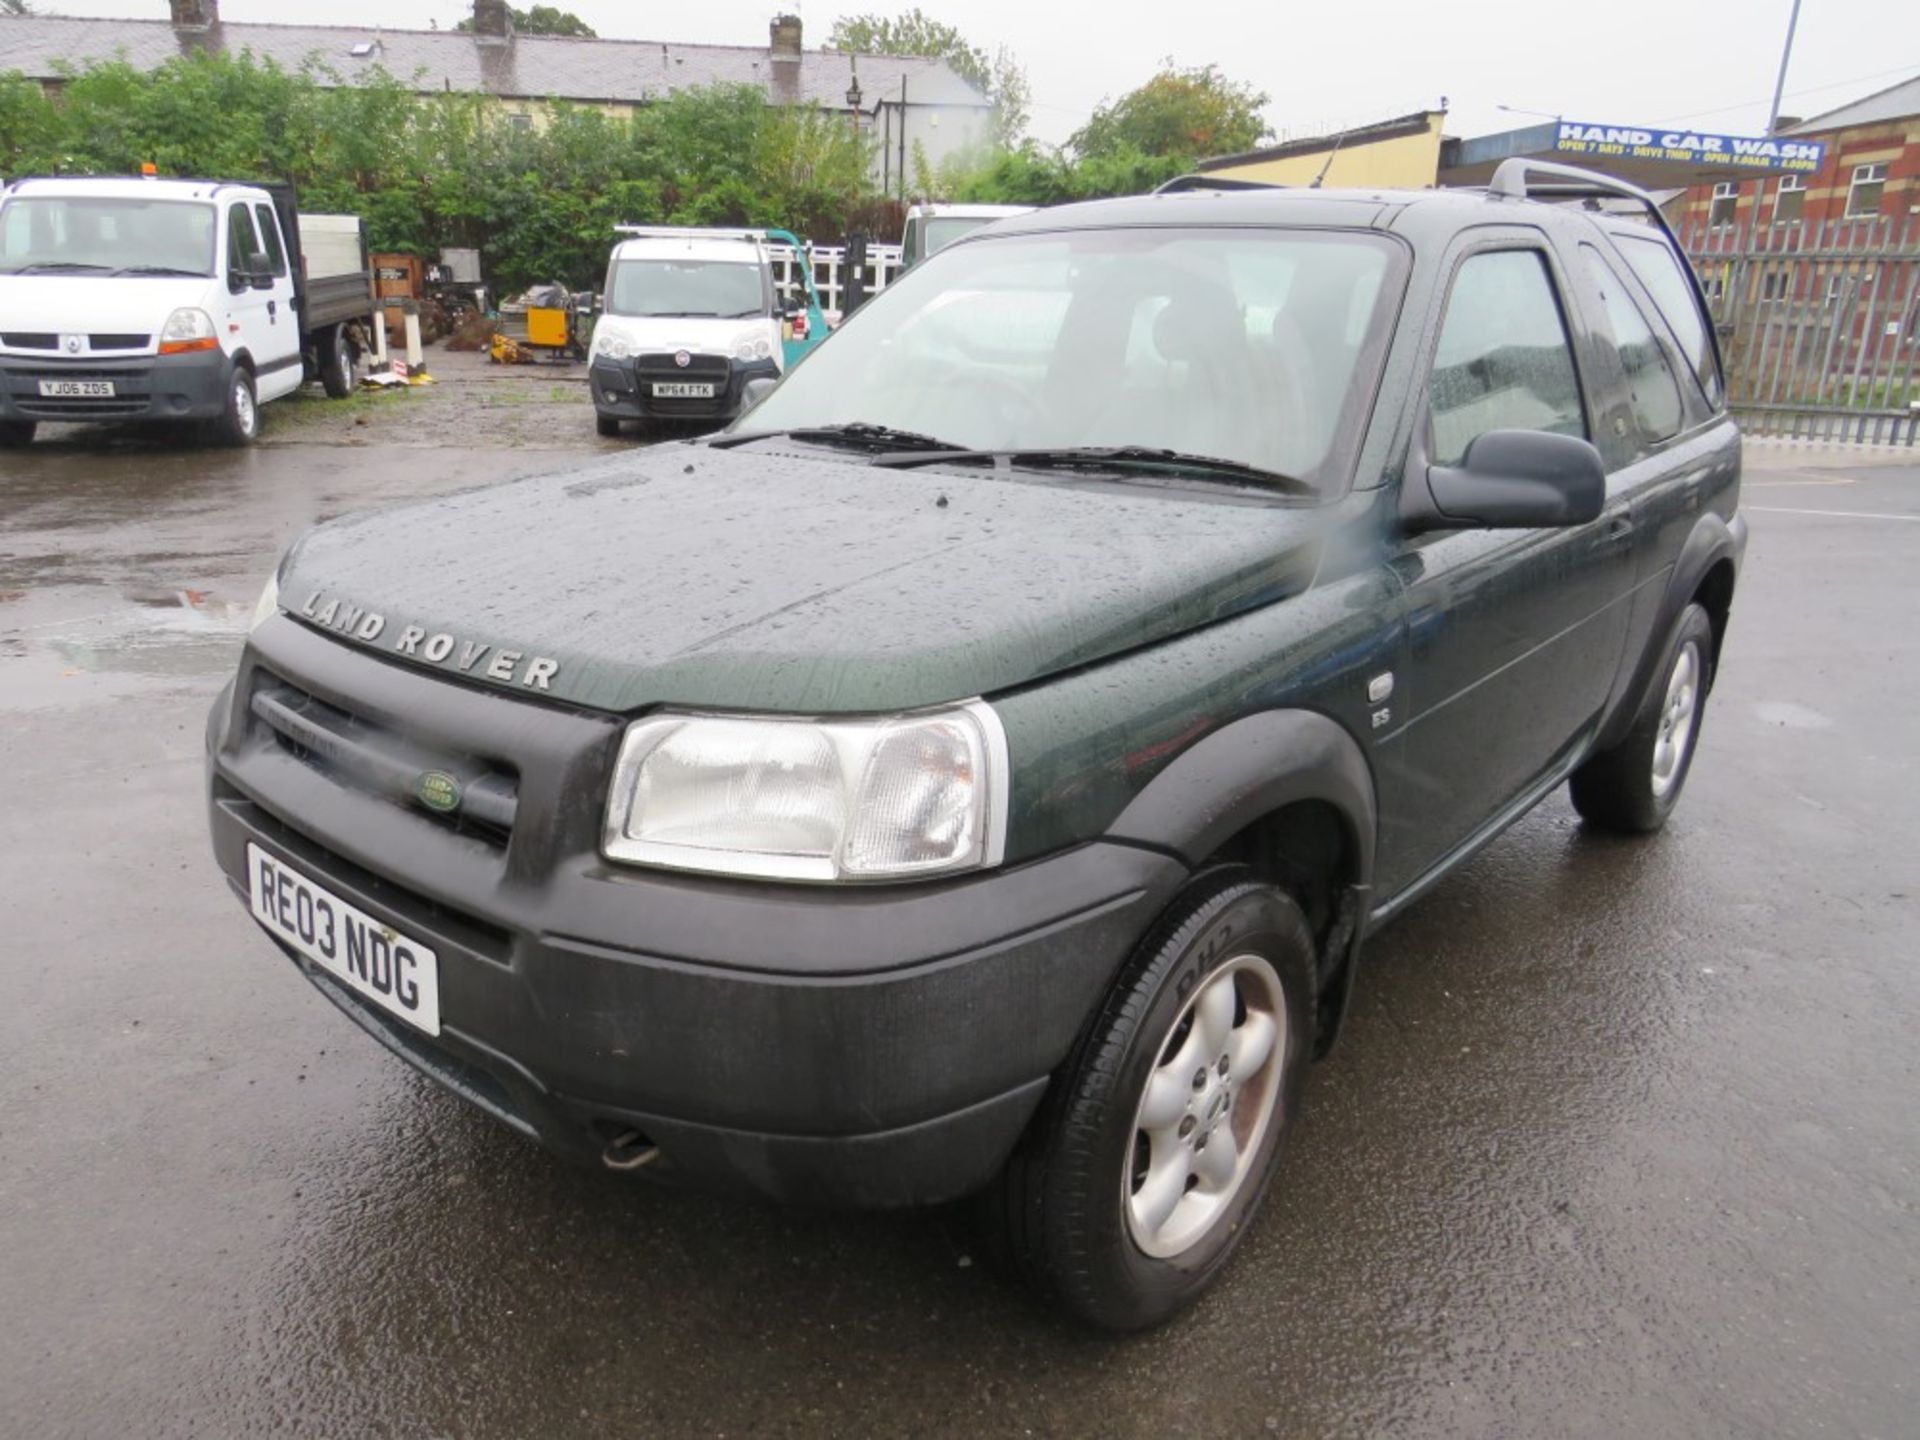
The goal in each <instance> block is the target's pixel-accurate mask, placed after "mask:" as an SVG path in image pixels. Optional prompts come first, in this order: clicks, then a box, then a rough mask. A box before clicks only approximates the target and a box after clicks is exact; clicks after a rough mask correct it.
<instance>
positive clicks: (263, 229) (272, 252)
mask: <svg viewBox="0 0 1920 1440" xmlns="http://www.w3.org/2000/svg"><path fill="white" fill-rule="evenodd" d="M253 213H254V214H255V215H256V216H258V217H259V220H260V238H261V239H262V240H264V241H266V242H267V260H268V262H269V263H270V264H271V265H272V266H273V273H274V274H275V275H285V274H286V273H287V250H286V247H285V246H284V245H282V244H281V243H280V222H279V221H278V220H276V219H275V218H274V214H273V207H272V206H271V205H256V206H254V207H253Z"/></svg>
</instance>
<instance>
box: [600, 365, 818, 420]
mask: <svg viewBox="0 0 1920 1440" xmlns="http://www.w3.org/2000/svg"><path fill="white" fill-rule="evenodd" d="M757 376H766V377H768V378H770V379H774V380H778V379H779V378H780V367H779V366H778V365H776V364H775V363H774V362H773V361H772V360H771V359H768V360H734V359H730V358H728V357H725V356H720V355H690V356H689V357H688V364H687V365H685V366H681V365H678V364H676V363H675V360H674V358H673V357H672V356H670V355H641V356H638V357H637V358H635V359H631V360H608V359H606V358H604V357H601V358H596V359H595V360H594V362H593V365H592V366H591V367H590V369H589V371H588V381H589V383H590V385H591V387H592V390H593V408H594V409H595V410H597V411H598V412H599V413H600V414H602V415H604V416H606V417H607V418H608V419H610V420H691V421H702V420H704V421H712V422H716V423H717V422H723V421H727V420H731V419H733V417H734V416H736V415H738V414H739V413H740V405H741V395H742V393H743V392H744V390H745V389H746V384H747V381H749V380H752V379H754V378H755V377H757ZM685 382H692V383H695V384H702V385H711V386H713V395H712V397H711V398H705V397H702V398H694V399H686V398H681V399H668V398H658V397H656V396H655V395H654V393H653V386H654V385H655V384H656V383H664V384H673V383H685Z"/></svg>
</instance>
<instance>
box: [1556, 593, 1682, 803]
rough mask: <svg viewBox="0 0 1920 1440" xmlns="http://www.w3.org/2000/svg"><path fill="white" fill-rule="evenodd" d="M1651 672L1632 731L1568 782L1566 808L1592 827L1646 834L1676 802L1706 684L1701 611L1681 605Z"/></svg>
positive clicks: (1678, 799)
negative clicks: (1569, 802) (1569, 803)
mask: <svg viewBox="0 0 1920 1440" xmlns="http://www.w3.org/2000/svg"><path fill="white" fill-rule="evenodd" d="M1653 673H1654V679H1653V688H1652V689H1651V691H1650V692H1649V693H1648V695H1647V697H1646V699H1645V700H1644V701H1643V702H1642V705H1641V709H1640V717H1639V719H1637V720H1636V721H1635V722H1634V726H1633V729H1631V730H1629V731H1628V732H1627V734H1626V736H1625V738H1624V739H1622V740H1621V741H1620V743H1619V744H1617V745H1615V746H1614V747H1613V748H1612V749H1610V750H1603V751H1602V752H1601V753H1600V754H1598V755H1595V756H1594V757H1593V758H1591V759H1590V760H1588V761H1587V762H1586V763H1585V764H1583V765H1582V766H1581V767H1580V768H1579V769H1578V770H1576V771H1574V772H1573V777H1572V779H1571V780H1570V781H1569V783H1568V787H1567V788H1568V791H1569V792H1570V793H1571V795H1572V798H1573V808H1574V809H1575V810H1577V811H1579V812H1580V818H1581V819H1582V820H1584V821H1586V823H1587V824H1589V825H1591V826H1593V827H1594V828H1595V829H1596V830H1613V831H1617V832H1619V833H1621V834H1627V835H1646V834H1651V833H1652V832H1653V831H1655V830H1658V829H1659V828H1660V827H1661V826H1662V825H1664V824H1666V823H1667V816H1669V815H1671V814H1672V813H1673V807H1674V806H1675V805H1677V804H1678V803H1679V801H1680V791H1681V789H1682V787H1684V786H1685V785H1686V783H1687V774H1688V772H1689V771H1690V770H1691V769H1692V768H1693V752H1694V748H1695V742H1696V741H1697V740H1698V739H1699V736H1700V721H1701V719H1702V717H1703V716H1704V714H1705V711H1706V703H1707V689H1708V687H1709V686H1710V685H1711V684H1712V683H1713V621H1712V620H1711V619H1710V618H1708V615H1707V612H1706V610H1705V609H1703V608H1702V607H1701V606H1699V605H1689V606H1687V608H1686V610H1685V611H1684V612H1683V613H1682V614H1681V616H1680V623H1679V624H1678V625H1677V626H1675V627H1674V632H1673V635H1672V636H1671V638H1670V639H1669V640H1668V641H1667V650H1666V654H1665V656H1664V658H1663V660H1662V662H1661V665H1660V668H1659V669H1657V670H1655V671H1654V672H1653Z"/></svg>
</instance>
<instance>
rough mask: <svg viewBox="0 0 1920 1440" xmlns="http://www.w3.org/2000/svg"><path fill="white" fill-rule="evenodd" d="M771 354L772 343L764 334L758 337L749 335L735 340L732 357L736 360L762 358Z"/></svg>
mask: <svg viewBox="0 0 1920 1440" xmlns="http://www.w3.org/2000/svg"><path fill="white" fill-rule="evenodd" d="M771 354H773V344H772V342H771V341H769V340H768V339H767V337H766V336H764V335H762V336H760V337H759V338H758V339H755V338H753V337H752V336H749V337H748V338H746V339H744V340H740V341H737V342H735V344H734V347H733V358H734V359H736V360H764V359H766V358H767V357H768V356H769V355H771Z"/></svg>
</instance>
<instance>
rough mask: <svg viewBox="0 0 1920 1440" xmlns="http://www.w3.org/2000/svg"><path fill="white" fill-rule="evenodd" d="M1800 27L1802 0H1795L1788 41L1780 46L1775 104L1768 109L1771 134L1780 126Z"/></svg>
mask: <svg viewBox="0 0 1920 1440" xmlns="http://www.w3.org/2000/svg"><path fill="white" fill-rule="evenodd" d="M1799 28H1800V0H1793V10H1792V11H1791V13H1789V14H1788V16H1787V43H1786V44H1785V45H1782V46H1781V47H1780V73H1779V75H1777V76H1776V77H1775V78H1774V82H1773V104H1772V105H1771V106H1770V107H1768V109H1767V131H1766V133H1767V134H1769V135H1771V134H1773V132H1774V131H1775V130H1777V129H1779V127H1780V96H1781V92H1782V91H1784V90H1785V89H1786V88H1787V66H1788V64H1790V63H1791V62H1792V60H1793V32H1794V31H1795V30H1797V29H1799Z"/></svg>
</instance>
